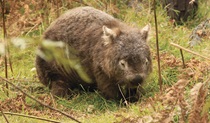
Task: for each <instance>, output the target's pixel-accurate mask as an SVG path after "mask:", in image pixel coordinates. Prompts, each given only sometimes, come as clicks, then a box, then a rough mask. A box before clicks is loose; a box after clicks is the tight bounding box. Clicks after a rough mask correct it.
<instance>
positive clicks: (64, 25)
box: [36, 7, 152, 100]
mask: <svg viewBox="0 0 210 123" xmlns="http://www.w3.org/2000/svg"><path fill="white" fill-rule="evenodd" d="M149 30H150V25H147V26H145V27H144V28H142V29H139V28H133V27H130V26H128V25H126V24H125V23H123V22H121V21H120V20H118V19H115V18H114V17H112V16H111V15H109V14H107V13H105V12H102V11H100V10H97V9H95V8H92V7H78V8H74V9H71V10H69V11H67V12H66V13H65V14H63V15H61V16H60V17H59V18H58V19H56V20H55V21H54V22H53V23H52V24H51V25H50V27H49V28H48V29H47V30H46V31H45V33H44V36H43V38H44V39H47V40H51V41H55V42H57V41H62V42H65V43H66V44H67V45H68V46H70V47H71V48H73V49H75V50H76V51H77V57H78V58H79V59H80V62H81V65H82V68H84V72H86V73H87V75H88V77H89V78H90V79H91V82H85V81H84V80H83V79H81V77H80V76H79V75H78V74H77V71H75V70H71V71H70V72H68V73H67V74H64V73H63V71H62V70H60V69H62V66H59V65H58V64H56V62H55V61H46V60H44V59H43V58H41V57H40V56H39V55H37V57H36V70H37V74H38V77H39V79H40V81H41V82H42V83H43V84H44V85H46V86H49V88H50V89H51V91H52V93H53V94H55V95H57V96H64V95H66V94H71V90H73V89H75V88H83V89H90V90H95V89H97V90H98V91H99V92H100V94H101V95H103V96H104V97H105V98H106V99H115V100H120V99H122V97H123V96H125V98H127V99H129V98H130V97H135V99H138V97H137V96H136V95H137V93H136V92H137V87H138V86H139V85H141V84H142V83H143V82H144V80H145V78H146V77H147V76H148V75H149V73H151V71H152V62H151V53H150V48H149V46H148V44H147V39H148V33H149ZM40 49H42V48H40ZM69 52H70V51H69ZM119 88H121V89H122V90H120V89H119ZM122 95H123V96H122Z"/></svg>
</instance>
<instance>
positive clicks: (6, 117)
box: [0, 107, 9, 123]
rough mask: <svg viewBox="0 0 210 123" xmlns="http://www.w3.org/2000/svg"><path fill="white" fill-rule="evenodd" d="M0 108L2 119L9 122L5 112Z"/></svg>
mask: <svg viewBox="0 0 210 123" xmlns="http://www.w3.org/2000/svg"><path fill="white" fill-rule="evenodd" d="M0 110H1V114H2V115H3V117H4V119H5V120H6V122H7V123H9V121H8V119H7V117H6V116H5V113H4V112H3V111H2V108H1V107H0Z"/></svg>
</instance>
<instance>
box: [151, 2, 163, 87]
mask: <svg viewBox="0 0 210 123" xmlns="http://www.w3.org/2000/svg"><path fill="white" fill-rule="evenodd" d="M153 4H154V18H155V32H156V48H157V62H158V75H159V85H160V91H162V83H163V82H162V77H161V69H160V54H159V51H160V50H159V41H158V26H157V15H156V1H155V0H154V3H153Z"/></svg>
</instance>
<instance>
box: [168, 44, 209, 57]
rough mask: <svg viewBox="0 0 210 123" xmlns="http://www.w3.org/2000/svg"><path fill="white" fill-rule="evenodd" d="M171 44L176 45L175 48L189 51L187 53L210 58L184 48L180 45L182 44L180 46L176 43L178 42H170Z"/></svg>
mask: <svg viewBox="0 0 210 123" xmlns="http://www.w3.org/2000/svg"><path fill="white" fill-rule="evenodd" d="M171 45H173V46H175V47H177V48H179V49H182V50H184V51H187V52H189V53H191V54H193V55H196V56H200V57H202V58H204V59H207V60H210V58H209V57H206V56H203V55H201V54H199V53H196V52H194V51H191V50H189V49H186V48H184V47H182V46H180V45H178V44H175V43H171Z"/></svg>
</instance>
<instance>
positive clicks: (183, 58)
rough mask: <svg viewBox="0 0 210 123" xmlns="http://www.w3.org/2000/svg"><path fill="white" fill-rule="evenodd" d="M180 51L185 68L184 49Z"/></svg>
mask: <svg viewBox="0 0 210 123" xmlns="http://www.w3.org/2000/svg"><path fill="white" fill-rule="evenodd" d="M180 53H181V57H182V64H183V68H185V62H184V55H183V52H182V49H180Z"/></svg>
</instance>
